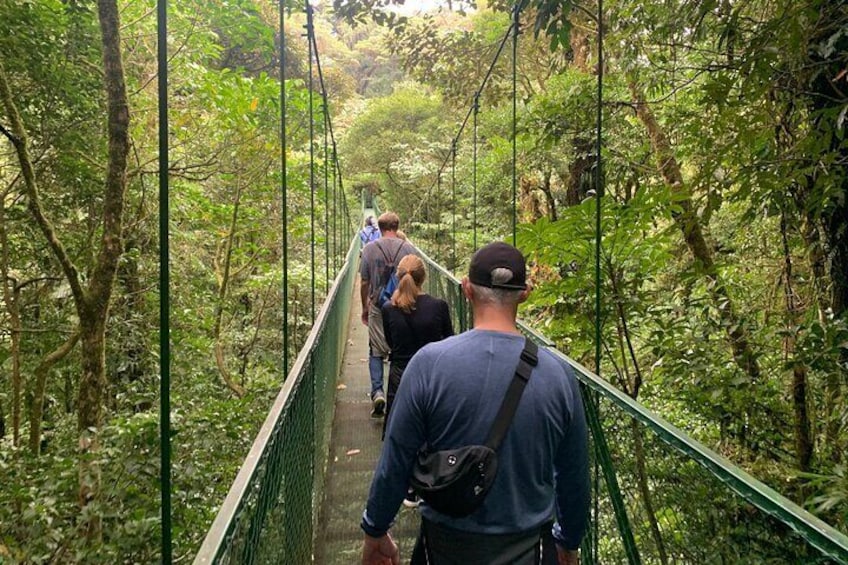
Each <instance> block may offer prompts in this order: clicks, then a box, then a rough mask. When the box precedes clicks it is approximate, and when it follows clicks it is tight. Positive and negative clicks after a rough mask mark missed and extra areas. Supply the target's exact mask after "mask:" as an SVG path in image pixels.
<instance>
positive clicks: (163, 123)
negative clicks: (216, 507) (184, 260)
mask: <svg viewBox="0 0 848 565" xmlns="http://www.w3.org/2000/svg"><path fill="white" fill-rule="evenodd" d="M157 16H158V17H157V30H156V32H157V37H156V39H157V64H158V88H159V375H160V376H159V441H160V443H161V446H160V451H161V454H160V473H161V477H160V478H161V484H160V491H161V498H162V563H165V564H170V563H171V561H172V550H171V328H170V322H171V320H170V310H171V295H170V293H171V279H170V271H169V266H170V257H171V250H170V240H169V233H170V230H169V227H168V220H169V217H170V199H169V194H168V180H169V179H168V169H169V167H170V165H169V162H168V1H167V0H159V4H158V5H157Z"/></svg>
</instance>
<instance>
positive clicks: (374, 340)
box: [359, 212, 415, 418]
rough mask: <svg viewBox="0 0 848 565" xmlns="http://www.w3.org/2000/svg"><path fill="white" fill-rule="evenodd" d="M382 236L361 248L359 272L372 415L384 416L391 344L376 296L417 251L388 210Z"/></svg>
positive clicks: (381, 225) (380, 221) (379, 221)
mask: <svg viewBox="0 0 848 565" xmlns="http://www.w3.org/2000/svg"><path fill="white" fill-rule="evenodd" d="M377 225H378V226H379V228H380V232H381V233H382V237H381V238H380V239H378V240H376V241H372V242H371V243H369V244H368V245H366V246H365V247H364V248H363V249H362V260H361V263H360V266H359V275H360V277H361V278H362V281H361V286H360V289H359V290H360V298H361V301H362V323H363V324H365V325H366V326H368V372H369V374H370V376H371V403H372V410H371V415H372V416H374V417H377V418H379V417H382V416H383V413H384V411H385V408H386V396H385V393H384V392H383V360H384V359H386V358H387V357H388V356H389V345H388V344H387V343H386V338H385V336H384V335H383V316H382V313H381V312H380V307H379V306H378V304H377V300H378V298H379V297H380V293H381V292H382V291H383V287H385V286H386V283H387V282H388V279H389V276H390V274H391V273H390V271H391V267H395V268H396V267H397V265H398V263H399V262H400V260H401V259H403V258H404V257H406V256H407V255H410V254H413V253H415V247H413V246H412V244H411V243H409V242H407V241H404V240H402V239H400V238H398V237H397V231H398V227H399V225H400V219H399V218H398V215H397V214H395V213H394V212H386V213H384V214H382V215H381V216H380V217H379V218H378V219H377Z"/></svg>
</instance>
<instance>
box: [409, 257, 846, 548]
mask: <svg viewBox="0 0 848 565" xmlns="http://www.w3.org/2000/svg"><path fill="white" fill-rule="evenodd" d="M419 254H420V255H421V257H422V258H423V259H424V260H425V261H426V262H427V264H428V266H429V267H430V268H431V269H434V270H436V271H438V272H439V273H440V274H441V275H442V276H444V277H446V278H447V279H448V280H450V281H452V282H453V283H454V284H456V285H460V284H461V283H460V280H459V279H458V278H457V277H456V276H454V275H453V274H452V273H450V272H449V271H448V270H447V269H445V268H444V267H442V266H441V265H439V264H438V263H436V262H435V261H434V260H433V259H432V258H430V257H429V256H428V255H427V254H426V253H424V252H423V251H420V249H419ZM518 327H519V329H520V330H521V331H522V332H524V334H525V335H528V336H530V337H532V338H533V339H534V340H535V341H537V342H538V343H539V344H541V345H544V346H546V347H547V348H548V350H549V351H550V352H551V353H552V354H553V355H554V357H556V358H557V359H559V360H560V361H561V362H563V363H566V364H567V365H569V366H571V368H572V369H573V370H574V372H575V375H576V377H577V379H578V380H579V381H580V382H581V383H583V384H584V385H586V386H588V387H589V388H591V389H592V390H593V391H595V392H597V393H598V394H600V395H601V396H603V397H604V398H606V399H607V400H609V401H611V402H612V403H613V404H614V405H616V406H617V407H618V408H620V409H622V410H624V411H625V412H626V413H628V414H629V415H631V416H632V417H633V418H635V419H636V420H638V421H639V422H640V423H641V424H643V425H644V426H645V427H646V428H649V429H650V430H652V431H653V432H654V433H656V434H657V436H658V437H659V438H660V439H661V440H662V441H663V442H665V443H666V444H668V445H669V446H671V447H672V448H674V449H676V450H677V451H679V452H681V453H682V454H684V455H686V456H687V457H689V458H691V459H692V460H693V461H695V462H696V463H698V464H699V465H700V466H702V467H704V468H705V469H707V470H708V471H709V472H710V473H712V474H713V475H714V476H715V477H717V478H718V479H719V480H720V481H721V482H722V483H724V484H726V485H727V486H728V488H730V489H731V490H733V491H734V492H735V493H736V494H738V495H739V496H741V497H742V498H744V499H745V500H747V501H748V502H749V503H751V504H752V505H754V506H756V507H757V508H759V509H761V510H762V511H763V512H766V513H767V514H769V515H771V516H773V517H774V518H776V519H778V520H779V521H781V522H783V523H785V524H786V525H787V526H789V527H790V528H791V529H792V530H793V531H795V532H796V533H797V534H798V535H799V536H801V537H802V538H804V539H805V540H807V541H808V542H809V543H810V544H811V545H812V546H813V547H815V548H816V549H818V550H819V551H821V552H822V553H824V554H825V555H827V557H829V558H831V559H833V560H835V561H837V562H839V563H848V536H846V535H845V534H843V533H842V532H840V531H838V530H836V529H835V528H833V527H832V526H830V525H828V524H827V523H825V522H824V521H822V520H821V519H819V518H817V517H815V516H813V515H812V514H810V513H809V512H807V511H806V510H804V509H803V508H801V507H800V506H798V505H797V504H795V503H794V502H792V501H791V500H789V499H788V498H786V497H785V496H783V495H782V494H780V493H779V492H777V491H775V490H774V489H772V488H771V487H769V486H767V485H765V484H764V483H762V482H761V481H759V480H757V479H756V478H755V477H753V476H751V475H750V474H748V473H747V472H745V471H744V470H742V469H741V468H739V467H738V466H736V465H734V464H733V462H731V461H730V460H728V459H726V458H725V457H722V456H721V455H719V454H718V453H716V452H715V451H713V450H711V449H709V448H708V447H706V446H705V445H703V444H702V443H700V442H698V441H696V440H695V439H693V438H691V437H690V436H688V435H687V434H686V433H684V432H683V431H682V430H680V429H679V428H677V427H676V426H674V425H673V424H671V423H669V422H667V421H666V420H665V419H663V418H662V417H660V416H658V415H657V414H655V413H654V412H652V411H651V410H649V409H648V408H646V407H645V406H643V405H642V404H640V403H638V402H637V401H635V400H633V399H632V398H631V397H629V396H628V395H626V394H625V393H623V392H622V391H620V390H619V389H617V388H615V387H614V386H613V385H611V384H610V383H609V382H607V381H605V380H603V379H601V378H600V377H598V376H597V375H595V374H594V373H593V372H592V371H590V370H589V369H587V368H586V367H584V366H583V365H581V364H580V363H578V362H577V361H575V360H574V359H572V358H571V357H569V356H568V355H565V354H564V353H562V352H561V351H559V350H557V349H556V348H555V344H554V342H553V341H552V340H550V339H549V338H547V337H546V336H545V335H544V334H542V333H540V332H538V331H536V330H534V329H532V328H531V327H530V326H528V325H527V324H526V323H524V322H522V321H520V320H519V321H518Z"/></svg>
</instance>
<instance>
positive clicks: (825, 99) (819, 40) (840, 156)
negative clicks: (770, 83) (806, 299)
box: [799, 0, 848, 463]
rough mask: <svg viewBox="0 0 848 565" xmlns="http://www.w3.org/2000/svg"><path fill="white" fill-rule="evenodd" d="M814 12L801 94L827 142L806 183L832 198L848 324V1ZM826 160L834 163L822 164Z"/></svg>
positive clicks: (829, 221)
mask: <svg viewBox="0 0 848 565" xmlns="http://www.w3.org/2000/svg"><path fill="white" fill-rule="evenodd" d="M811 9H816V12H817V13H818V14H819V19H818V21H815V22H811V23H812V34H811V36H810V38H809V40H808V44H807V50H806V55H807V58H808V61H805V63H806V67H807V68H808V69H810V72H811V75H809V82H808V84H805V85H803V86H802V88H803V92H801V93H799V94H800V95H801V96H803V97H805V98H806V99H807V108H806V110H807V112H806V116H807V117H808V119H809V121H810V133H809V135H810V136H811V139H815V140H822V139H823V140H829V141H828V144H827V145H826V146H824V147H816V146H815V145H814V146H813V148H812V152H811V154H809V155H807V159H808V161H809V166H810V167H809V168H810V170H811V171H812V172H811V173H810V174H809V176H808V178H807V181H808V183H807V184H808V191H809V192H810V193H812V194H813V196H814V198H813V199H812V202H820V201H819V198H821V197H822V196H823V193H826V192H829V193H830V195H831V196H830V197H829V198H828V199H827V200H825V201H824V202H822V209H821V211H820V212H818V213H819V214H820V215H821V224H820V225H821V231H822V233H823V235H824V242H825V244H826V258H827V260H828V261H829V263H830V265H829V267H830V268H829V279H830V297H829V298H830V306H831V308H832V309H833V317H834V318H835V319H837V320H843V321H848V229H846V226H848V172H846V169H845V163H846V162H848V145H846V143H845V141H844V137H843V136H842V135H839V134H838V133H837V132H840V131H843V130H844V127H843V125H842V124H841V123H840V122H839V119H840V117H842V118H844V113H841V110H842V109H843V108H844V107H845V106H846V104H848V92H846V89H845V87H844V82H845V81H844V80H840V77H841V76H842V75H843V74H844V72H845V61H844V56H845V53H846V52H848V35H846V34H845V33H843V29H844V26H845V25H846V12H845V3H844V0H819V1H818V2H815V3H814V5H813V6H811ZM824 44H829V48H828V49H827V50H826V53H827V54H824V53H825V50H823V49H822V48H821V46H822V45H824ZM827 162H832V163H834V165H833V166H827V167H826V166H822V163H827ZM840 164H841V166H840ZM825 186H827V188H824V187H825ZM805 209H806V208H805ZM811 213H812V212H811ZM837 363H838V366H839V368H838V369H836V370H834V371H830V374H828V376H827V380H826V391H825V410H826V412H827V413H826V415H825V417H826V419H827V424H826V433H827V440H828V446H829V447H830V449H831V459H832V460H833V462H834V463H838V462H839V461H841V460H842V449H843V442H842V441H841V438H840V437H839V427H840V426H841V419H842V415H841V412H842V409H843V402H842V383H843V382H844V380H845V379H846V378H848V349H845V348H842V350H841V353H840V354H839V357H838V359H837Z"/></svg>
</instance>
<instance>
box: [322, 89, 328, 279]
mask: <svg viewBox="0 0 848 565" xmlns="http://www.w3.org/2000/svg"><path fill="white" fill-rule="evenodd" d="M321 96H322V98H323V99H324V295H327V294H329V293H330V184H329V183H330V171H329V170H328V169H327V167H328V166H329V155H330V152H329V147H328V144H327V135H328V132H327V130H328V129H329V127H330V109H329V108H328V107H327V91H326V89H325V90H323V91H322V92H321Z"/></svg>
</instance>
